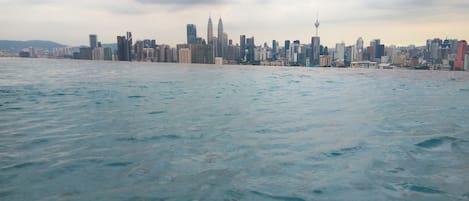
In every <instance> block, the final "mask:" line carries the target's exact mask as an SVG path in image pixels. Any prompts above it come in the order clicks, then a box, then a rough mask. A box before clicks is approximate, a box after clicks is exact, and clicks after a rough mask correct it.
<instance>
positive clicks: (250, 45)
mask: <svg viewBox="0 0 469 201" xmlns="http://www.w3.org/2000/svg"><path fill="white" fill-rule="evenodd" d="M246 48H247V50H248V51H247V52H248V53H247V55H246V57H247V61H248V63H250V64H254V63H255V53H254V50H255V48H256V44H255V43H254V37H251V38H247V39H246Z"/></svg>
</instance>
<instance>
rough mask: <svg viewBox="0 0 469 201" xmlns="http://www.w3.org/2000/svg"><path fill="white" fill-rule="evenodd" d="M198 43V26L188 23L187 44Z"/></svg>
mask: <svg viewBox="0 0 469 201" xmlns="http://www.w3.org/2000/svg"><path fill="white" fill-rule="evenodd" d="M196 43H197V28H196V26H195V25H194V24H188V25H187V44H196Z"/></svg>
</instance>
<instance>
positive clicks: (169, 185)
mask: <svg viewBox="0 0 469 201" xmlns="http://www.w3.org/2000/svg"><path fill="white" fill-rule="evenodd" d="M468 199H469V73H466V72H433V71H399V70H352V69H320V68H316V69H308V68H273V67H245V66H225V67H219V66H203V65H175V64H145V63H117V62H115V63H107V62H86V61H71V60H39V59H38V60H21V59H0V200H2V201H9V200H44V201H46V200H124V201H127V200H152V201H153V200H187V201H194V200H198V201H207V200H222V201H224V200H227V201H235V200H277V201H278V200H280V201H282V200H284V201H297V200H299V201H300V200H364V201H366V200H370V201H374V200H426V201H427V200H468Z"/></svg>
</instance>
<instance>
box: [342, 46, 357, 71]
mask: <svg viewBox="0 0 469 201" xmlns="http://www.w3.org/2000/svg"><path fill="white" fill-rule="evenodd" d="M354 48H355V47H354V46H347V47H345V52H344V66H346V67H349V66H350V64H352V56H353V50H354Z"/></svg>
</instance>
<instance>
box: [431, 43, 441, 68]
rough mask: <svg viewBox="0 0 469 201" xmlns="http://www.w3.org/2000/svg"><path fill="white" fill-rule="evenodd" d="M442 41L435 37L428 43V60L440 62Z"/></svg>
mask: <svg viewBox="0 0 469 201" xmlns="http://www.w3.org/2000/svg"><path fill="white" fill-rule="evenodd" d="M442 43H443V41H442V40H441V39H439V38H435V39H433V40H432V41H431V45H430V60H431V61H432V63H434V64H441V53H440V48H441V45H442Z"/></svg>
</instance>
